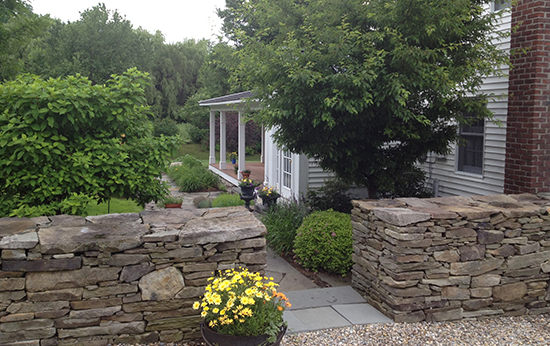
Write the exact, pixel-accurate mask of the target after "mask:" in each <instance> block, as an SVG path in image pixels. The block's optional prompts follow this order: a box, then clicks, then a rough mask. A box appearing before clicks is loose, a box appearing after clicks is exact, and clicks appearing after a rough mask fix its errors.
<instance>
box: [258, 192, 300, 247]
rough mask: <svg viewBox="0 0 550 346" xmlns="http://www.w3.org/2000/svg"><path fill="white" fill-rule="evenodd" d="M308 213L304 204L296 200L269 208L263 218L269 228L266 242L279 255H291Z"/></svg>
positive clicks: (282, 202)
mask: <svg viewBox="0 0 550 346" xmlns="http://www.w3.org/2000/svg"><path fill="white" fill-rule="evenodd" d="M307 213H308V211H307V207H306V205H305V204H304V202H303V201H297V200H294V199H293V200H290V201H280V202H279V203H278V204H276V205H275V206H274V207H273V208H269V209H268V210H267V212H266V213H265V214H264V215H263V216H262V218H261V221H262V222H263V224H264V225H265V227H266V228H267V235H266V240H267V242H268V244H269V247H270V248H272V249H273V250H274V251H275V252H277V253H282V254H287V253H291V252H292V249H293V247H294V238H295V237H296V231H297V230H298V227H300V225H301V224H302V221H303V219H304V217H306V215H307Z"/></svg>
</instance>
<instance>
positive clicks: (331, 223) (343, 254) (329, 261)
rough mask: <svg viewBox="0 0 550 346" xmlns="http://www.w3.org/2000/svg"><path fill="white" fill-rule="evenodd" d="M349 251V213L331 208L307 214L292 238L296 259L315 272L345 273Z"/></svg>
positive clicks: (350, 233) (348, 266) (348, 261)
mask: <svg viewBox="0 0 550 346" xmlns="http://www.w3.org/2000/svg"><path fill="white" fill-rule="evenodd" d="M352 252H353V247H352V226H351V217H350V215H348V214H344V213H340V212H337V211H334V210H332V209H329V210H327V211H317V212H314V213H312V214H311V215H309V216H308V217H306V218H305V219H304V221H303V223H302V225H301V226H300V228H299V229H298V232H297V234H296V238H295V239H294V254H295V256H296V261H297V262H298V263H300V264H301V265H302V266H303V267H304V268H308V269H311V270H313V271H315V272H316V271H318V270H321V269H322V270H326V271H328V272H331V273H339V274H342V275H345V274H347V273H348V272H349V271H350V269H351V266H352V264H353V262H352V260H351V254H352Z"/></svg>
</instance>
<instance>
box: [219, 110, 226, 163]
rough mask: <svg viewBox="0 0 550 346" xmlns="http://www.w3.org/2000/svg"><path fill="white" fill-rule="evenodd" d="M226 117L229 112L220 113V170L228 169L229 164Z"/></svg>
mask: <svg viewBox="0 0 550 346" xmlns="http://www.w3.org/2000/svg"><path fill="white" fill-rule="evenodd" d="M226 115H227V112H225V111H222V112H220V169H226V168H227V163H226V162H225V161H226V155H227V143H226V142H227V135H226V132H225V131H226V121H227V120H226Z"/></svg>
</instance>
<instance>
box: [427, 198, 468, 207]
mask: <svg viewBox="0 0 550 346" xmlns="http://www.w3.org/2000/svg"><path fill="white" fill-rule="evenodd" d="M430 202H433V203H436V204H439V205H444V206H453V205H475V204H476V203H475V201H474V200H473V199H471V198H470V197H464V196H449V197H437V198H430Z"/></svg>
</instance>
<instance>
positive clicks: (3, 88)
mask: <svg viewBox="0 0 550 346" xmlns="http://www.w3.org/2000/svg"><path fill="white" fill-rule="evenodd" d="M147 83H148V77H147V75H146V74H144V73H142V72H139V71H137V70H135V69H132V70H129V71H128V72H126V73H124V74H123V75H114V76H113V78H112V79H110V80H108V81H106V84H105V85H98V84H96V85H93V84H92V83H91V82H90V80H89V79H87V78H85V77H82V76H70V77H67V78H58V79H52V78H50V79H48V80H43V79H40V78H39V77H37V76H32V75H24V76H20V77H19V78H17V79H16V80H15V81H12V82H6V83H4V84H0V109H2V113H0V196H2V198H0V217H4V216H14V215H16V216H29V215H45V214H59V213H76V214H79V213H83V212H84V208H85V206H86V204H87V203H88V202H89V201H91V200H99V201H105V200H108V199H110V198H111V197H125V198H130V199H133V200H134V201H136V202H138V203H141V204H143V203H146V202H149V201H151V200H155V201H156V200H158V199H160V198H162V197H164V196H165V195H166V193H167V188H166V186H165V185H164V184H163V183H162V182H161V181H160V179H158V178H160V174H161V172H162V171H163V169H164V168H165V167H166V165H167V163H168V155H169V154H170V153H171V150H173V149H174V146H175V145H176V144H177V142H178V140H177V138H176V137H161V138H151V124H150V121H149V120H148V119H147V115H146V112H147V107H146V106H145V97H144V88H145V85H146V84H147Z"/></svg>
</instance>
